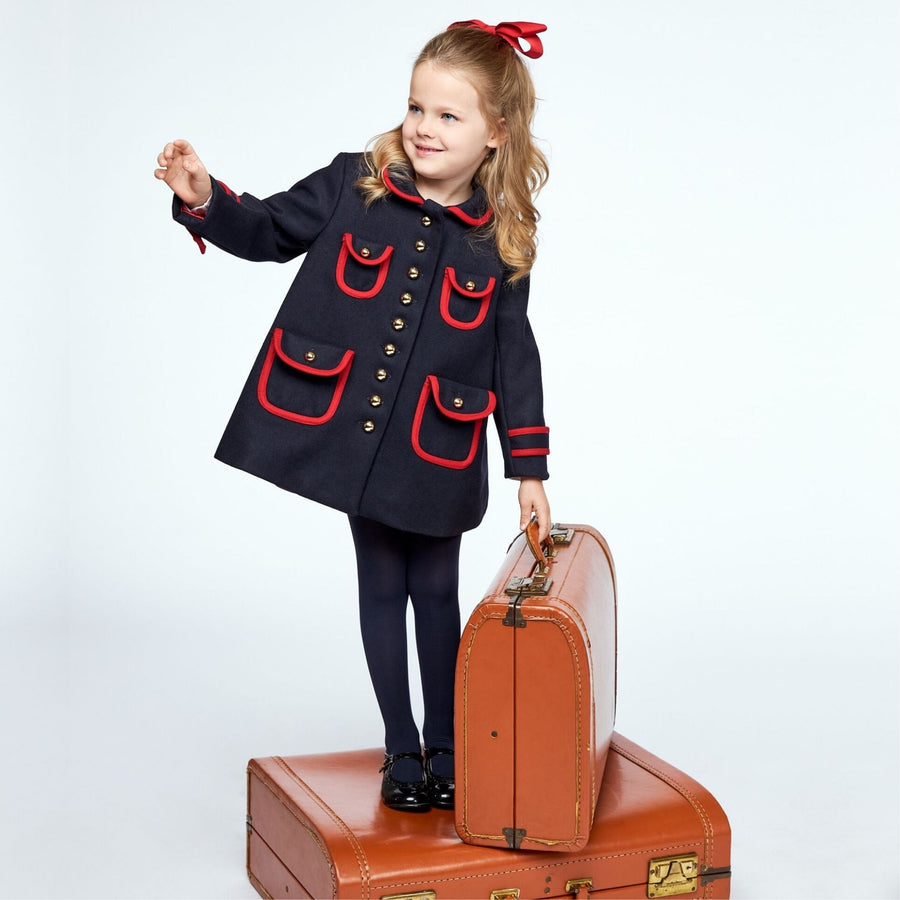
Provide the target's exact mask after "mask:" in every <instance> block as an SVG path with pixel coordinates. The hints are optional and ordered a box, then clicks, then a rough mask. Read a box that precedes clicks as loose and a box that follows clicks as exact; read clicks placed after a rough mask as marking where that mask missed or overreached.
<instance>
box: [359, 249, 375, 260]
mask: <svg viewBox="0 0 900 900" xmlns="http://www.w3.org/2000/svg"><path fill="white" fill-rule="evenodd" d="M359 255H360V256H364V257H365V258H366V259H368V258H369V257H370V256H371V255H372V251H371V250H370V249H369V248H368V247H363V248H362V250H360V251H359Z"/></svg>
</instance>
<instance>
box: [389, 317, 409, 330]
mask: <svg viewBox="0 0 900 900" xmlns="http://www.w3.org/2000/svg"><path fill="white" fill-rule="evenodd" d="M391 325H393V326H394V331H403V329H404V328H406V322H404V321H403V319H401V318H400V317H399V316H398V317H397V318H396V319H394V321H393V322H391Z"/></svg>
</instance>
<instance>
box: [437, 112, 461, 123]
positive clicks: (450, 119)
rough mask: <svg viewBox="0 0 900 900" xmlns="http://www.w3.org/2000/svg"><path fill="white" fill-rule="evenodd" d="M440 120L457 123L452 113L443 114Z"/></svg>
mask: <svg viewBox="0 0 900 900" xmlns="http://www.w3.org/2000/svg"><path fill="white" fill-rule="evenodd" d="M441 118H442V119H446V121H448V122H456V121H458V119H457V118H456V116H454V115H453V113H444V114H443V115H442V116H441Z"/></svg>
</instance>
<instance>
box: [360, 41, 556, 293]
mask: <svg viewBox="0 0 900 900" xmlns="http://www.w3.org/2000/svg"><path fill="white" fill-rule="evenodd" d="M425 62H430V63H432V64H433V65H435V66H439V67H441V68H444V69H449V70H451V71H453V72H458V73H459V74H461V75H462V76H463V77H465V78H466V79H467V80H468V81H469V82H471V84H472V85H473V86H474V88H475V90H476V91H477V92H478V97H479V103H480V106H481V113H482V115H483V116H484V118H485V121H486V122H487V123H488V126H489V127H490V128H493V129H497V130H498V131H500V132H502V133H503V134H504V136H505V138H506V139H505V140H504V141H503V143H502V144H500V146H498V147H497V148H496V149H495V150H493V151H492V152H490V153H489V154H488V156H487V158H486V159H485V160H484V162H483V163H482V164H481V166H480V167H479V168H478V171H477V172H476V173H475V177H474V183H475V184H476V185H479V186H480V187H481V188H483V190H484V192H485V194H486V196H487V200H488V204H489V205H490V207H491V209H492V210H493V213H494V214H493V216H491V218H490V220H489V222H488V224H487V225H485V226H483V231H484V233H485V234H486V235H487V236H489V237H491V238H493V240H494V243H495V244H496V247H497V252H498V253H499V255H500V259H501V260H502V261H503V263H504V264H505V265H506V267H507V268H508V269H509V272H510V275H509V279H508V280H509V281H510V282H515V281H518V280H519V279H520V278H524V277H525V276H526V275H527V274H528V273H529V272H530V271H531V267H532V265H533V264H534V259H535V256H536V254H537V223H538V221H539V219H540V214H539V213H538V211H537V207H535V205H534V198H535V197H536V196H537V194H538V193H539V191H540V190H541V188H542V187H543V186H544V184H545V183H546V181H547V178H548V176H549V173H550V170H549V167H548V165H547V158H546V157H545V156H544V154H543V153H542V152H541V151H540V149H538V147H537V145H536V143H535V140H534V136H533V135H532V133H531V125H532V122H533V120H534V111H535V105H536V98H535V93H534V84H533V82H532V80H531V75H530V74H529V72H528V69H527V68H526V67H525V65H524V63H523V62H522V60H521V59H520V58H519V54H518V53H517V52H516V50H515V49H513V47H512V46H511V45H510V44H508V43H506V41H504V40H503V39H502V38H499V37H496V36H495V35H492V34H489V33H488V32H485V31H481V30H480V29H477V28H454V29H452V30H451V31H445V32H442V33H441V34H438V35H436V36H435V37H433V38H432V39H431V40H430V41H429V42H428V43H427V44H426V45H425V47H424V48H423V49H422V52H421V53H420V54H419V56H418V59H416V63H415V64H416V66H419V65H421V64H422V63H425ZM400 132H401V126H398V127H396V128H394V129H392V130H391V131H387V132H385V133H384V134H381V135H379V136H378V137H376V138H374V139H373V140H372V141H371V143H370V145H369V148H370V149H369V151H368V152H367V153H366V164H367V167H368V169H369V174H368V175H364V176H362V177H361V178H360V179H359V180H358V181H357V185H358V186H359V188H360V189H361V190H362V192H363V194H364V196H365V198H366V203H367V204H371V203H373V202H374V201H375V200H378V199H381V198H383V197H386V196H387V195H388V194H389V193H390V192H389V190H388V188H387V186H386V185H385V183H384V180H383V179H382V177H381V173H382V172H383V171H384V170H385V169H389V170H395V171H399V172H403V173H405V174H407V175H411V174H412V164H411V163H410V160H409V158H408V157H407V155H406V153H405V152H404V151H403V142H402V139H401V135H400Z"/></svg>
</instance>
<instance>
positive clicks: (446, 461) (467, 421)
mask: <svg viewBox="0 0 900 900" xmlns="http://www.w3.org/2000/svg"><path fill="white" fill-rule="evenodd" d="M496 405H497V398H496V397H495V396H494V393H493V391H489V390H486V389H485V388H474V387H468V386H467V385H464V384H458V383H456V382H454V381H448V380H447V379H446V378H438V376H437V375H429V376H428V377H427V378H426V379H425V384H424V385H422V393H421V394H420V395H419V404H418V406H417V407H416V417H415V419H414V420H413V427H412V445H413V449H414V450H415V451H416V454H417V455H418V456H420V457H421V458H422V459H424V460H427V461H428V462H430V463H435V465H438V466H445V467H446V468H448V469H465V468H467V467H468V466H470V465H471V464H472V461H473V460H474V459H475V455H476V454H477V453H478V446H479V442H480V440H481V433H482V431H483V430H484V421H485V419H486V418H487V417H488V416H489V415H490V414H491V413H492V412H493V411H494V407H495V406H496Z"/></svg>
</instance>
